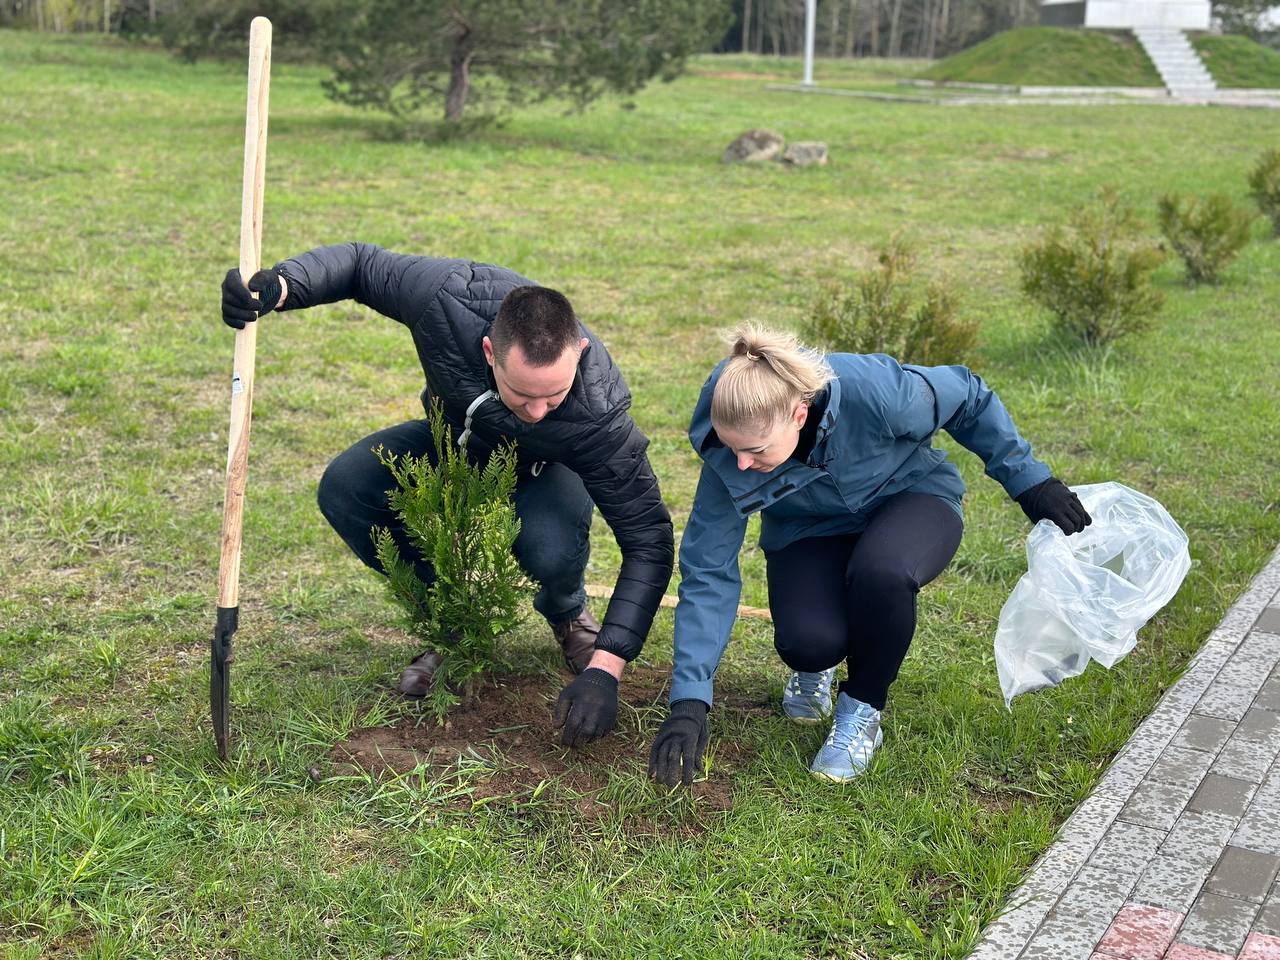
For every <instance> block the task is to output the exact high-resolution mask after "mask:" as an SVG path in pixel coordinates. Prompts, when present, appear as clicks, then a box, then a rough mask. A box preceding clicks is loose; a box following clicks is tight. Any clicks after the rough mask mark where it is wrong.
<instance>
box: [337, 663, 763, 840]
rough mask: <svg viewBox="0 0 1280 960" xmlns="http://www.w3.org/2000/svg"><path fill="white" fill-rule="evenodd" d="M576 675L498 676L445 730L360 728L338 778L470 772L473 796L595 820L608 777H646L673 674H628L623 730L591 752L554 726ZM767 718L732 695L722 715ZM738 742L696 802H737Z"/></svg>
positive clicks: (342, 749)
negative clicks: (564, 808) (549, 805)
mask: <svg viewBox="0 0 1280 960" xmlns="http://www.w3.org/2000/svg"><path fill="white" fill-rule="evenodd" d="M569 679H570V678H569V675H568V674H565V675H564V676H562V677H559V678H554V677H550V676H546V675H543V676H523V677H498V678H494V679H492V680H490V681H489V682H488V683H486V684H484V685H482V686H480V687H478V688H477V689H476V690H474V691H473V692H471V693H469V694H468V695H467V696H466V697H465V698H464V699H463V701H462V702H461V703H460V704H458V705H457V706H455V707H454V708H453V709H452V710H451V711H450V712H449V715H448V718H447V719H446V722H445V723H444V724H443V725H436V724H435V723H434V722H433V721H432V720H431V719H430V718H429V717H427V716H426V715H423V716H422V717H421V718H406V719H403V720H401V721H400V722H399V723H397V724H395V725H393V726H387V727H367V728H364V729H361V730H356V731H354V732H353V733H352V734H351V735H350V736H349V737H348V738H347V739H346V740H344V741H342V742H340V743H338V744H337V745H336V746H335V747H334V748H333V752H332V758H333V760H334V763H335V765H336V767H337V772H339V773H341V772H343V771H344V770H345V771H348V772H349V771H350V770H351V766H352V765H355V766H357V767H359V768H361V769H364V770H367V771H369V772H370V773H373V774H375V775H379V774H385V773H387V772H388V771H394V772H396V773H407V772H409V771H413V770H417V769H419V768H426V769H427V770H428V771H431V772H434V773H439V774H448V773H450V772H459V773H462V772H463V771H464V770H465V771H466V776H467V777H468V780H469V782H470V783H471V784H472V785H473V789H472V790H471V792H470V793H469V795H468V800H469V801H470V802H474V801H476V800H487V799H492V800H494V801H495V802H501V800H502V799H504V798H507V799H510V800H511V801H512V802H513V803H515V802H519V801H521V800H525V799H528V797H529V796H530V795H531V794H532V793H534V792H535V791H538V794H539V796H540V797H542V798H546V797H547V795H548V791H550V792H551V795H552V796H553V797H556V798H559V799H561V800H563V801H564V802H566V803H568V804H571V805H572V806H573V807H575V808H576V810H577V811H578V813H580V814H582V815H585V816H588V817H598V816H602V815H604V814H606V813H608V812H609V811H610V810H612V809H613V808H614V805H613V804H612V803H611V802H610V801H609V800H608V799H606V798H605V797H603V796H601V794H602V792H603V791H604V790H605V787H606V786H607V785H608V783H609V780H610V774H611V773H613V772H616V771H619V770H624V771H626V772H628V773H632V774H640V775H642V774H643V773H644V771H645V769H646V768H647V765H648V758H649V747H650V744H651V742H652V739H653V735H654V733H655V731H656V730H657V727H658V724H659V723H660V722H661V719H662V718H663V717H665V716H666V704H667V695H666V694H667V688H668V683H669V680H670V672H669V671H667V670H659V669H656V668H652V667H643V668H639V669H634V670H629V671H628V672H627V675H626V677H625V678H624V680H623V683H622V686H621V688H620V691H619V694H620V697H619V699H620V703H619V711H618V714H619V720H618V728H617V729H616V730H615V731H614V732H613V733H612V734H610V735H609V736H608V737H605V738H603V739H602V740H597V741H596V742H594V743H592V744H589V745H588V746H586V747H580V748H577V749H569V748H567V747H562V746H561V745H560V741H559V732H558V731H557V730H556V729H554V727H553V726H552V710H553V708H554V706H555V701H556V697H557V696H558V694H559V692H560V689H561V687H562V686H563V684H564V683H566V682H567V681H568V680H569ZM722 707H723V709H725V710H726V711H732V712H737V713H743V712H748V713H760V714H768V713H769V712H770V707H769V705H768V704H767V703H763V702H754V701H751V700H747V699H743V698H736V699H735V698H733V697H732V696H731V697H729V698H728V700H727V701H721V703H720V705H718V706H717V709H721V708H722ZM748 759H749V757H747V756H746V755H745V753H744V751H743V749H742V747H741V745H739V744H737V743H735V742H732V741H726V740H721V741H720V742H719V743H718V744H717V745H716V751H715V765H714V767H713V769H712V770H711V773H710V776H709V778H708V780H706V781H705V782H699V783H696V784H694V787H693V795H694V796H695V797H696V798H697V800H698V806H699V807H700V808H702V809H704V810H709V811H712V812H714V811H724V810H728V809H729V808H730V807H731V806H732V805H733V789H732V788H733V778H734V775H735V773H736V772H737V771H738V770H740V769H742V767H743V766H745V764H746V762H747V761H748Z"/></svg>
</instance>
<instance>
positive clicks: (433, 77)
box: [324, 0, 731, 122]
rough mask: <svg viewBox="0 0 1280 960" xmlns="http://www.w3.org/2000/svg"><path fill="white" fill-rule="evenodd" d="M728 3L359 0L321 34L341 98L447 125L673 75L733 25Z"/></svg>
mask: <svg viewBox="0 0 1280 960" xmlns="http://www.w3.org/2000/svg"><path fill="white" fill-rule="evenodd" d="M730 20H731V12H730V2H729V0H543V2H539V3H528V2H526V0H363V2H361V3H357V4H353V5H350V6H348V7H346V9H345V10H343V11H342V12H341V16H340V17H338V18H336V19H335V20H334V21H333V23H332V25H331V26H330V28H328V29H326V30H324V37H325V49H326V53H327V54H328V55H329V57H330V58H331V62H332V63H333V65H334V76H333V79H332V80H330V81H328V82H327V83H326V84H325V90H326V92H327V93H328V94H329V96H330V97H332V98H333V99H335V100H338V101H340V102H343V103H349V104H353V105H355V106H359V107H368V108H372V109H377V110H383V111H386V112H387V113H390V114H391V115H393V116H395V117H398V118H407V117H409V116H411V115H412V114H414V113H416V112H417V111H418V110H419V109H420V108H422V107H425V106H427V105H430V104H437V103H443V107H444V117H445V120H446V121H450V122H457V121H460V120H461V119H462V118H463V114H464V111H466V110H467V108H468V107H472V108H473V109H474V108H476V107H480V108H482V109H490V108H493V107H495V106H497V105H500V104H519V103H525V102H529V101H537V100H545V99H548V98H563V99H566V100H569V101H570V102H572V103H573V104H574V105H576V106H583V105H585V104H587V103H589V102H590V101H592V100H594V99H595V98H596V97H599V96H600V95H601V94H603V93H605V92H609V91H613V92H618V93H623V94H626V93H634V92H635V91H637V90H639V89H640V88H641V87H643V86H644V84H645V83H647V82H648V81H649V80H652V79H653V78H655V77H660V78H662V79H664V80H670V79H673V78H674V77H675V76H676V75H677V74H678V73H679V72H680V70H681V69H682V68H683V66H684V61H685V58H686V57H688V56H689V55H690V54H692V53H697V52H699V51H702V50H708V49H710V48H711V47H712V46H714V45H715V43H716V42H717V41H718V40H719V39H720V37H721V36H722V35H723V34H724V31H725V30H726V29H728V27H729V24H730Z"/></svg>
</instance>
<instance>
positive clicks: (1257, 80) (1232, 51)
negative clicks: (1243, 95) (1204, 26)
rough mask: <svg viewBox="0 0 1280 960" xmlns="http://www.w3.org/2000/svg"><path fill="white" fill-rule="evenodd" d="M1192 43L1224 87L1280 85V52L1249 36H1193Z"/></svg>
mask: <svg viewBox="0 0 1280 960" xmlns="http://www.w3.org/2000/svg"><path fill="white" fill-rule="evenodd" d="M1191 45H1192V46H1193V47H1195V49H1196V53H1198V54H1200V59H1201V60H1203V61H1204V65H1205V67H1206V68H1207V69H1208V71H1209V72H1210V73H1211V74H1213V79H1214V80H1215V81H1216V82H1217V84H1218V86H1220V87H1261V88H1266V89H1272V90H1274V89H1277V88H1280V53H1277V52H1276V51H1275V50H1272V49H1271V48H1270V47H1264V46H1263V45H1262V44H1260V43H1255V42H1254V41H1252V40H1250V39H1249V38H1248V37H1240V36H1221V37H1219V36H1214V35H1213V34H1211V33H1204V34H1198V35H1194V36H1192V37H1191Z"/></svg>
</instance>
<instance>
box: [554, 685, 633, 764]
mask: <svg viewBox="0 0 1280 960" xmlns="http://www.w3.org/2000/svg"><path fill="white" fill-rule="evenodd" d="M617 722H618V681H617V680H616V679H614V676H613V674H611V673H609V672H608V671H606V670H601V669H600V668H599V667H587V669H585V670H583V671H582V673H580V674H578V676H576V677H574V679H573V682H572V683H570V684H569V685H568V686H567V687H565V688H564V689H563V690H561V691H560V699H559V700H557V701H556V720H555V725H556V726H557V727H559V726H563V727H564V733H563V734H562V735H561V737H560V742H561V743H563V744H564V745H565V746H566V747H578V746H582V745H583V744H587V743H590V742H591V741H592V740H595V739H597V738H599V737H603V736H604V735H605V734H606V733H608V732H609V731H611V730H612V729H613V726H614V724H615V723H617Z"/></svg>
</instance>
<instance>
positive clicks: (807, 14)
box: [804, 0, 818, 87]
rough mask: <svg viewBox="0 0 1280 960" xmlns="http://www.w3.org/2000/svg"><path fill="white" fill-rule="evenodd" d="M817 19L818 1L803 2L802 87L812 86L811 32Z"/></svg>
mask: <svg viewBox="0 0 1280 960" xmlns="http://www.w3.org/2000/svg"><path fill="white" fill-rule="evenodd" d="M817 19H818V0H804V85H805V86H806V87H812V86H813V31H814V25H815V23H816V21H817Z"/></svg>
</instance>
